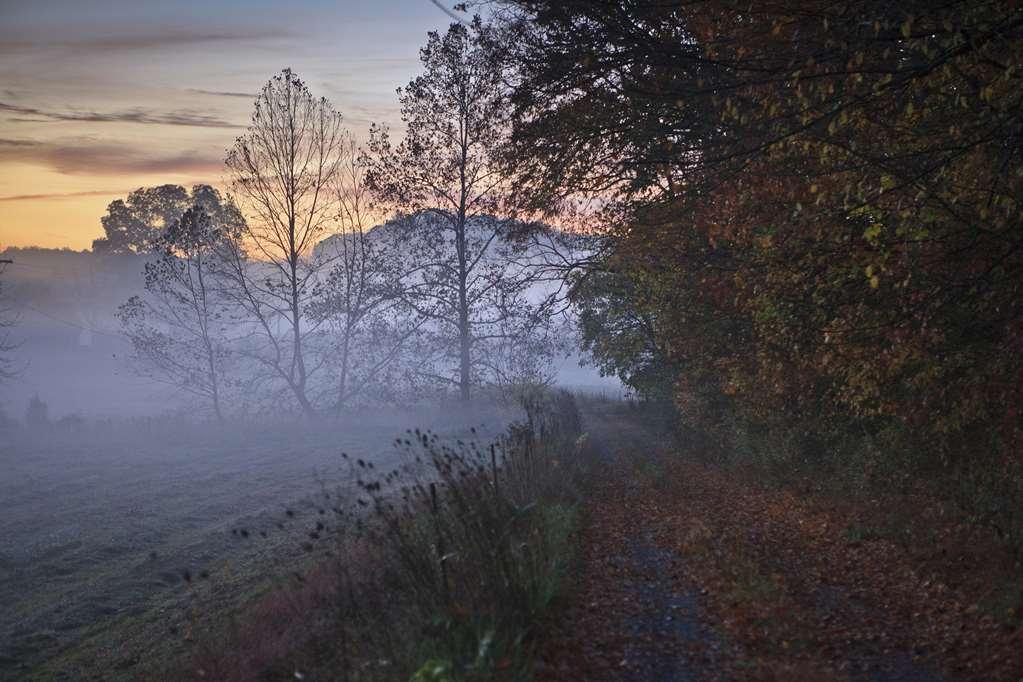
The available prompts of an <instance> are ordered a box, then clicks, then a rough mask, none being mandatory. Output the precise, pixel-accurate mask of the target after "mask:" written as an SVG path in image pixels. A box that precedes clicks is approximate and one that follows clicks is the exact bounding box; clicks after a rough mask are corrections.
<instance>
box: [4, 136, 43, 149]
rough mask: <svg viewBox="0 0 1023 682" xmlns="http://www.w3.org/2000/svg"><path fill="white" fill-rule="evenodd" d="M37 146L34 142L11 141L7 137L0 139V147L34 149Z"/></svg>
mask: <svg viewBox="0 0 1023 682" xmlns="http://www.w3.org/2000/svg"><path fill="white" fill-rule="evenodd" d="M39 144H40V143H39V142H37V141H36V140H12V139H10V138H7V137H0V147H35V146H37V145H39Z"/></svg>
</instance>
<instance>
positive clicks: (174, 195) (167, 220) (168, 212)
mask: <svg viewBox="0 0 1023 682" xmlns="http://www.w3.org/2000/svg"><path fill="white" fill-rule="evenodd" d="M196 205H198V206H202V208H203V210H205V211H206V213H207V214H208V215H209V216H210V217H211V219H213V221H214V222H216V223H217V224H220V225H228V224H232V223H240V222H241V221H242V217H241V214H240V213H239V212H238V209H237V207H236V206H235V205H234V204H233V203H231V202H225V201H223V200H222V198H221V196H220V193H219V192H217V190H215V189H214V188H212V187H210V186H209V185H195V186H194V187H192V192H191V194H189V192H188V191H186V190H185V188H184V187H181V186H180V185H159V186H157V187H141V188H139V189H137V190H135V191H134V192H132V193H130V194H129V195H128V197H127V198H126V199H118V200H116V201H114V202H111V204H110V205H109V206H107V214H106V215H105V216H103V217H102V218H101V219H100V222H101V223H102V224H103V231H104V233H105V236H104V237H100V238H99V239H96V240H94V241H93V243H92V249H93V251H95V252H97V253H148V252H151V251H154V250H159V248H160V247H159V246H158V245H157V242H158V241H159V239H160V237H161V235H162V233H163V231H164V230H166V229H167V228H168V227H170V226H171V225H172V224H173V223H174V222H175V221H177V220H178V219H179V218H180V217H181V215H182V214H183V213H184V212H185V211H186V210H188V209H189V208H191V207H193V206H196Z"/></svg>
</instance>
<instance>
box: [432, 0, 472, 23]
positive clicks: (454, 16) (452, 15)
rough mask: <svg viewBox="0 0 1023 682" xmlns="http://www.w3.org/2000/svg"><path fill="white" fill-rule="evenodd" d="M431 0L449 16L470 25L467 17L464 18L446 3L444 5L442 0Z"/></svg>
mask: <svg viewBox="0 0 1023 682" xmlns="http://www.w3.org/2000/svg"><path fill="white" fill-rule="evenodd" d="M430 2H432V3H433V4H434V5H436V6H437V7H438V8H439V9H440V11H441V12H444V14H446V15H448V16H449V17H451V18H452V19H454V20H455V21H457V22H458V23H460V24H465V25H466V26H468V25H469V22H467V21H466V20H465V19H463V18H462V17H460V16H458V15H457V14H455V13H454V12H453V11H452V10H450V9H448V8H447V7H445V6H444V5H442V4H441V2H440V0H430Z"/></svg>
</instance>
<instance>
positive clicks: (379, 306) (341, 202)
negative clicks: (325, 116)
mask: <svg viewBox="0 0 1023 682" xmlns="http://www.w3.org/2000/svg"><path fill="white" fill-rule="evenodd" d="M346 146H347V151H346V154H345V158H344V162H343V163H342V165H341V168H340V171H339V173H338V174H337V178H336V182H335V186H334V190H335V192H336V194H337V205H338V216H339V218H338V228H339V232H338V234H336V235H334V236H332V237H330V238H329V239H327V240H324V241H323V242H321V243H320V245H319V246H318V247H317V250H318V251H319V252H320V253H319V257H320V258H329V259H331V260H332V261H333V264H332V266H331V268H330V270H329V271H328V272H327V275H326V277H325V279H323V280H322V281H321V282H320V283H319V286H318V287H317V291H316V295H315V297H314V300H313V302H312V305H311V306H310V316H311V317H312V318H314V319H316V320H319V321H325V322H326V323H327V325H328V328H329V336H330V338H331V340H332V342H331V344H330V347H329V349H328V352H329V353H330V354H331V361H330V365H331V367H332V369H333V370H334V387H333V388H334V399H333V406H334V410H335V412H336V413H340V412H341V410H343V409H344V408H345V406H346V405H348V404H349V403H350V402H351V401H352V400H353V399H355V398H357V397H358V396H360V395H362V394H364V393H366V392H367V391H368V390H369V389H371V388H373V387H377V388H380V387H382V386H384V385H390V386H393V384H394V380H395V377H394V376H393V372H392V370H393V369H394V367H395V366H396V364H397V363H396V361H397V360H398V359H399V358H400V355H401V354H402V352H403V351H404V350H405V348H406V346H407V342H408V341H409V340H410V339H411V338H412V336H413V335H414V334H416V332H417V331H418V330H419V328H420V327H421V326H422V324H423V321H424V319H425V318H424V317H423V316H421V315H418V314H416V312H415V311H414V310H413V309H412V308H411V307H410V306H408V305H407V304H406V303H405V301H404V299H403V296H402V293H403V292H402V277H403V275H404V273H405V272H407V270H408V269H409V267H410V265H409V263H408V257H407V254H406V253H405V251H404V250H403V248H402V244H401V241H400V239H399V237H400V235H398V234H396V233H395V231H394V230H390V229H387V226H379V227H376V228H374V229H372V230H371V229H370V228H371V226H372V219H373V217H374V216H375V210H374V206H373V202H372V197H371V196H370V193H369V189H368V187H367V186H366V183H365V171H366V159H365V157H364V155H362V154H360V153H359V150H358V148H357V145H356V143H355V139H354V138H353V137H351V136H350V135H349V136H348V140H347V142H346Z"/></svg>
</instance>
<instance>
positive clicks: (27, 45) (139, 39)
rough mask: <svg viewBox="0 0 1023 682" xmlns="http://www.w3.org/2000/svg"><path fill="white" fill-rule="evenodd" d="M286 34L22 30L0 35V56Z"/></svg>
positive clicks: (123, 49)
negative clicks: (76, 34)
mask: <svg viewBox="0 0 1023 682" xmlns="http://www.w3.org/2000/svg"><path fill="white" fill-rule="evenodd" d="M292 35H293V34H292V33H291V32H289V31H283V30H270V29H253V30H250V31H231V30H226V31H210V30H192V29H189V28H179V29H169V30H165V31H160V32H154V31H152V29H148V30H146V29H139V28H132V27H125V28H124V29H123V30H122V31H119V32H118V33H117V34H113V35H96V36H91V37H88V38H78V39H72V40H53V39H52V36H51V37H50V39H49V40H47V39H46V37H45V36H42V35H39V36H31V37H28V36H26V35H25V34H24V31H21V32H20V35H12V34H11V31H10V30H8V31H4V32H3V33H2V34H0V37H2V38H3V40H2V41H0V53H2V52H18V51H23V50H36V49H38V48H39V46H40V44H42V43H45V44H46V48H47V49H49V50H53V49H58V50H64V51H66V52H72V53H101V54H108V53H110V52H134V51H139V50H159V49H161V48H177V47H187V46H195V45H201V44H206V43H212V44H216V43H236V42H244V41H264V40H274V39H281V38H289V37H291V36H292Z"/></svg>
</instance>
